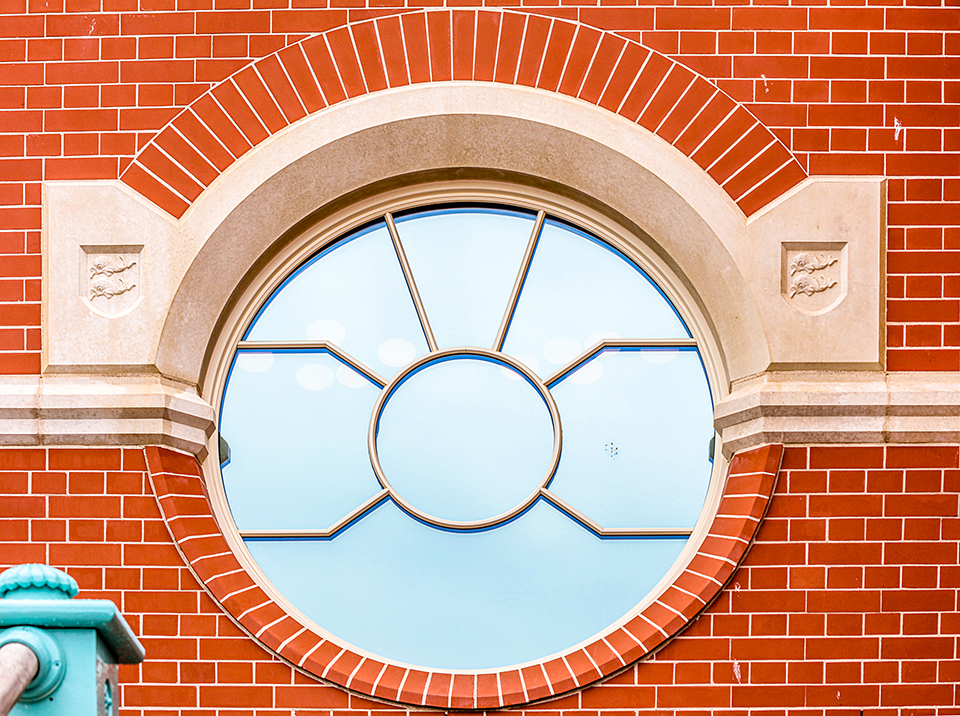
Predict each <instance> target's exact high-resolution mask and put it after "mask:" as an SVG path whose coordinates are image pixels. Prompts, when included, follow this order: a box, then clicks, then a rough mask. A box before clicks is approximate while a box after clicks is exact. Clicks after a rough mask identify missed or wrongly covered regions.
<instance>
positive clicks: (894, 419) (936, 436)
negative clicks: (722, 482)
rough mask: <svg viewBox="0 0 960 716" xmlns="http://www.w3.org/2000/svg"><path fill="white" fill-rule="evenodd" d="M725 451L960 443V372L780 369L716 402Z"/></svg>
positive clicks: (743, 384)
mask: <svg viewBox="0 0 960 716" xmlns="http://www.w3.org/2000/svg"><path fill="white" fill-rule="evenodd" d="M716 427H717V430H718V431H719V432H720V434H721V436H722V437H723V450H724V452H725V454H727V455H732V454H734V453H736V452H739V451H740V450H745V449H747V448H750V447H754V446H756V445H763V444H769V443H784V444H804V443H810V444H825V443H827V444H842V443H957V442H960V374H958V373H882V372H877V371H871V372H867V371H863V372H854V371H846V372H827V371H822V372H773V373H766V374H762V375H757V376H754V377H752V378H749V379H746V380H744V381H741V382H739V383H737V384H736V385H734V388H733V391H732V392H731V393H730V395H728V396H727V397H726V398H724V399H723V400H721V401H720V402H719V403H718V404H717V406H716Z"/></svg>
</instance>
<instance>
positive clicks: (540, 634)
mask: <svg viewBox="0 0 960 716" xmlns="http://www.w3.org/2000/svg"><path fill="white" fill-rule="evenodd" d="M230 361H231V362H230V369H229V377H228V378H227V380H226V384H225V387H224V388H223V391H222V403H221V411H220V426H219V427H220V435H221V461H222V463H221V474H222V494H223V496H224V497H225V498H226V509H227V512H225V513H224V514H227V515H229V517H230V518H231V519H232V521H233V523H234V525H235V527H236V535H237V536H238V537H239V538H240V540H242V547H243V549H244V550H245V551H246V553H247V555H248V557H249V559H250V560H251V562H252V563H254V564H255V571H257V572H259V578H260V579H261V581H262V582H263V583H264V584H266V585H267V586H268V588H269V589H270V591H271V593H273V594H275V595H277V599H278V600H279V601H282V602H283V603H284V604H286V605H287V606H288V607H289V608H290V610H291V611H293V612H295V613H297V614H298V615H299V616H300V617H301V618H303V619H305V620H307V622H306V623H312V624H314V625H316V628H317V630H318V631H321V633H324V634H327V635H329V637H330V638H331V639H333V640H335V641H336V642H338V643H341V644H343V645H345V646H350V647H351V648H353V649H355V650H357V651H359V652H361V653H366V654H372V655H376V656H377V657H379V658H381V659H384V660H386V661H388V662H393V663H400V664H406V665H414V666H419V667H424V668H431V669H445V670H453V671H456V670H466V671H473V672H481V671H493V670H500V669H503V668H505V667H508V666H513V665H518V664H525V663H530V662H538V661H543V660H545V659H547V658H548V657H551V656H553V655H556V654H559V653H563V652H565V651H569V650H571V649H573V648H575V647H577V646H578V645H580V644H582V643H584V642H585V641H587V640H589V639H591V638H594V637H596V635H597V634H601V633H602V632H604V630H607V629H609V628H610V627H611V625H614V624H617V623H622V621H623V620H624V619H626V618H628V617H629V616H631V615H632V614H635V613H636V611H637V609H638V608H639V606H640V605H641V604H642V603H644V600H645V599H646V598H648V595H650V594H651V593H652V592H653V591H654V590H655V589H656V588H657V587H658V585H660V584H661V583H662V580H663V579H664V578H665V577H666V576H667V575H669V574H670V573H671V571H672V570H673V569H674V567H675V565H676V564H677V563H678V559H680V558H681V555H682V554H683V553H684V550H685V547H686V545H687V542H688V541H689V540H690V536H691V534H692V533H693V532H694V529H695V528H696V527H697V525H698V524H699V523H701V522H702V515H701V513H702V512H703V510H704V505H705V501H706V498H707V495H708V490H709V488H710V485H711V479H712V475H713V466H712V462H713V457H712V456H713V451H714V432H713V404H712V400H711V394H710V387H709V383H708V380H707V375H706V371H705V368H704V363H703V359H702V357H701V354H700V350H699V349H698V345H697V341H696V340H695V339H694V338H693V337H692V334H691V332H690V331H689V330H688V328H687V325H686V323H685V321H684V320H683V318H681V315H680V314H679V313H678V311H677V309H676V308H675V306H674V305H673V303H671V301H670V300H669V299H668V298H667V297H666V295H665V294H664V292H663V290H661V288H660V287H658V286H657V285H656V284H655V283H654V282H653V281H652V280H651V279H650V277H649V276H648V274H647V273H645V272H644V270H643V269H641V268H640V266H638V264H637V263H636V262H635V260H634V259H632V258H631V257H628V256H627V255H626V254H625V253H623V251H622V247H618V246H617V245H615V243H614V242H612V241H610V240H608V239H605V238H603V237H601V236H599V235H595V234H593V233H589V232H587V231H584V230H582V229H581V228H578V227H577V226H574V225H572V224H571V223H568V222H567V221H565V220H563V219H561V218H559V217H557V216H552V215H548V214H547V213H546V212H544V211H536V210H532V209H529V208H517V207H512V206H503V205H494V204H444V205H437V206H427V207H416V208H404V209H403V210H398V211H397V212H396V213H389V212H385V213H383V214H381V215H380V216H379V217H378V218H375V219H373V220H372V221H368V222H367V223H366V224H364V225H363V226H361V227H359V228H355V229H353V230H351V231H349V232H347V233H346V234H345V235H341V236H338V237H335V238H334V240H332V241H329V242H327V243H326V244H325V245H323V246H322V247H321V248H320V250H319V251H317V252H316V253H315V254H314V255H312V256H310V257H309V258H308V259H307V260H306V261H304V262H302V263H301V264H300V265H299V266H298V267H296V268H295V270H293V271H292V272H291V273H290V274H289V275H288V276H286V277H284V279H283V281H282V282H281V283H280V284H279V286H278V287H277V288H276V289H275V290H273V291H272V293H271V294H270V295H269V297H268V298H266V300H264V301H262V305H260V306H259V308H258V310H257V313H256V315H255V316H253V318H252V319H250V320H249V321H248V323H247V325H246V326H244V327H243V332H242V339H241V340H239V341H237V342H236V345H235V347H234V349H233V352H232V354H231V358H230ZM227 446H228V447H227Z"/></svg>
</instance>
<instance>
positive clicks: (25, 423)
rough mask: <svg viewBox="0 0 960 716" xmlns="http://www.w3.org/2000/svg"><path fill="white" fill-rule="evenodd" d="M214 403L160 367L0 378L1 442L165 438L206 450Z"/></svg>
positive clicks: (157, 441) (87, 442)
mask: <svg viewBox="0 0 960 716" xmlns="http://www.w3.org/2000/svg"><path fill="white" fill-rule="evenodd" d="M215 424H216V423H215V417H214V410H213V408H212V407H210V405H208V404H207V403H206V402H204V401H203V400H202V399H201V398H199V397H198V396H197V394H196V392H195V391H194V390H193V389H191V388H188V387H186V386H184V385H182V384H179V383H176V382H173V381H169V380H167V379H164V378H162V377H161V376H159V375H153V376H118V375H54V376H4V377H2V378H0V445H5V446H6V445H150V444H156V445H165V446H168V447H172V448H175V449H177V450H183V451H186V452H190V453H192V454H194V455H197V456H199V457H200V458H201V459H202V458H203V457H204V456H205V454H206V450H207V439H208V438H209V436H210V435H211V434H212V433H213V430H214V428H215Z"/></svg>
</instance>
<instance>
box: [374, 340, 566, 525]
mask: <svg viewBox="0 0 960 716" xmlns="http://www.w3.org/2000/svg"><path fill="white" fill-rule="evenodd" d="M377 446H378V454H379V456H380V465H381V466H382V468H383V471H384V474H385V475H386V477H387V479H388V480H389V481H390V484H391V485H392V486H393V487H394V488H395V489H396V490H397V492H398V493H399V494H400V495H402V496H403V498H404V499H405V500H407V501H408V502H409V503H410V504H412V505H413V506H414V507H416V508H417V509H419V510H422V511H424V512H426V513H429V514H430V515H433V516H434V517H438V518H440V519H444V520H455V521H459V522H468V521H476V520H485V519H490V518H492V517H496V516H497V515H500V514H503V513H504V512H507V511H508V510H510V509H512V508H513V507H515V506H516V505H518V504H520V503H521V502H523V501H524V499H526V498H527V497H528V496H529V495H530V493H532V492H533V491H534V490H536V489H537V487H538V486H539V484H540V482H541V481H542V480H543V478H544V477H545V475H546V472H547V469H548V468H549V466H550V457H551V455H552V453H553V425H552V422H551V419H550V413H549V411H548V410H547V406H546V404H545V403H544V402H543V399H542V398H541V397H540V394H539V393H537V391H536V389H534V388H533V387H532V386H531V385H530V384H529V383H527V381H526V379H524V378H522V377H521V375H520V374H519V373H517V372H515V371H514V370H512V369H511V368H508V367H505V366H502V365H501V364H498V363H493V362H491V361H486V360H479V359H476V358H463V359H458V360H446V361H442V362H438V363H434V364H432V365H430V366H428V367H427V368H424V369H423V370H420V371H418V372H417V373H414V374H413V375H412V376H410V377H409V378H408V379H407V380H406V381H405V382H404V383H403V384H401V386H400V387H399V388H398V389H397V390H396V392H395V393H393V395H391V396H390V399H389V400H388V401H387V404H386V406H385V407H384V409H383V413H382V414H381V417H380V425H379V432H378V435H377Z"/></svg>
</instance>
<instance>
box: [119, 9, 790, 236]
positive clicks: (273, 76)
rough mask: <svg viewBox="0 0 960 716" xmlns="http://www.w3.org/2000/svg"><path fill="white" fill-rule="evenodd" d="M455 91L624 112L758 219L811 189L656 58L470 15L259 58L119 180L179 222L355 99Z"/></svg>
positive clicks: (511, 19)
mask: <svg viewBox="0 0 960 716" xmlns="http://www.w3.org/2000/svg"><path fill="white" fill-rule="evenodd" d="M450 80H455V81H463V80H468V81H469V80H472V81H484V82H498V83H504V84H516V85H521V86H526V87H537V88H540V89H544V90H548V91H554V92H558V93H560V94H564V95H568V96H571V97H577V98H579V99H581V100H584V101H587V102H591V103H593V104H596V105H598V106H600V107H603V108H604V109H607V110H609V111H611V112H616V113H617V114H619V115H621V116H623V117H625V118H626V119H628V120H630V121H632V122H636V123H637V124H639V125H640V126H642V127H644V128H646V129H647V130H649V131H651V132H654V133H656V134H657V135H658V136H659V137H661V138H662V139H664V140H665V141H667V142H669V143H670V144H672V145H673V146H674V147H675V148H677V149H678V150H679V151H681V152H683V154H685V155H686V156H688V157H690V158H692V159H693V161H695V162H696V163H697V164H698V165H699V166H700V167H701V168H703V169H704V170H705V171H706V172H707V173H708V174H709V175H710V176H711V177H712V178H713V180H714V181H716V182H717V183H718V184H719V185H720V186H721V187H722V188H723V189H724V190H725V191H726V192H727V194H729V195H730V197H731V198H732V199H733V200H734V201H735V202H736V203H737V205H738V206H739V207H740V209H741V210H742V211H743V212H744V213H745V214H746V215H748V216H749V215H750V214H752V213H753V212H755V211H756V210H757V209H759V208H761V207H762V206H764V205H766V204H767V203H769V202H770V201H772V200H773V199H775V198H776V197H778V196H780V195H781V194H783V193H784V192H785V191H787V190H788V189H790V188H791V187H793V186H795V185H796V184H798V183H799V182H800V181H802V180H803V179H804V178H805V177H806V173H805V172H804V170H803V168H802V167H801V166H800V164H799V163H798V162H797V160H796V159H795V158H794V157H793V155H792V154H791V153H790V151H789V150H788V149H787V148H786V147H785V146H784V145H783V143H782V142H780V141H779V140H778V139H777V138H776V136H774V135H773V133H772V132H771V131H770V130H769V129H767V127H765V126H764V125H763V124H761V123H760V122H759V121H758V120H757V118H756V117H754V116H753V115H752V114H751V113H750V112H749V111H748V110H747V109H746V108H744V107H743V106H742V105H740V104H738V103H737V102H736V101H735V100H733V99H732V98H731V97H730V96H728V95H727V94H725V93H724V92H722V91H721V90H719V89H718V88H717V87H716V86H715V85H713V84H712V83H710V82H709V81H707V80H706V79H704V78H703V77H701V76H699V75H697V74H696V73H694V72H692V71H691V70H689V69H687V68H686V67H684V66H683V65H681V64H679V63H677V62H675V61H673V60H671V59H669V58H667V57H665V56H663V55H661V54H659V53H657V52H654V51H652V50H649V49H647V48H645V47H643V46H641V45H639V44H637V43H635V42H632V41H630V40H626V39H624V38H622V37H620V36H618V35H615V34H613V33H610V32H604V31H601V30H597V29H595V28H592V27H588V26H586V25H582V24H579V23H576V22H571V21H568V20H563V19H557V18H546V17H542V16H538V15H527V14H523V13H517V12H511V11H502V10H472V9H463V10H427V11H418V12H412V13H407V14H400V15H390V16H387V17H381V18H377V19H373V20H365V21H362V22H355V23H351V24H348V25H345V26H341V27H338V28H335V29H332V30H329V31H327V32H324V33H321V34H319V35H314V36H311V37H309V38H307V39H305V40H302V41H300V42H297V43H294V44H292V45H289V46H288V47H285V48H284V49H282V50H280V51H278V52H276V53H274V54H272V55H269V56H267V57H265V58H263V59H261V60H258V61H257V62H254V63H253V64H251V65H248V66H247V67H245V68H244V69H242V70H240V71H238V72H237V73H235V74H234V75H232V76H231V77H229V78H227V79H226V80H224V81H223V82H221V83H220V84H218V85H217V86H216V87H214V88H212V89H211V90H210V91H209V92H207V93H206V94H204V95H203V96H201V97H200V98H199V99H197V100H196V101H194V102H193V103H192V104H191V105H190V106H189V107H187V108H186V109H185V110H184V111H183V112H181V113H180V114H179V115H178V116H177V117H176V118H175V119H174V120H173V121H172V122H171V123H170V124H169V125H167V127H165V128H164V129H163V130H162V131H161V132H159V134H158V135H157V136H156V137H155V138H154V139H153V140H152V141H151V142H150V143H149V144H148V145H147V146H145V147H144V148H143V150H142V151H141V152H140V154H139V155H138V156H137V158H136V160H135V161H134V162H133V163H132V164H131V165H130V166H129V167H128V168H127V169H126V171H125V172H124V173H123V175H122V176H121V177H120V178H121V180H122V181H123V182H125V183H126V184H127V185H128V186H130V187H131V188H133V189H134V190H136V191H138V192H139V193H140V194H142V195H143V196H145V197H146V198H148V199H150V200H151V201H152V202H154V203H155V204H157V205H158V206H159V207H161V208H163V209H164V210H166V211H167V212H169V213H170V214H172V215H173V216H176V217H181V216H183V214H184V213H185V212H186V210H187V209H188V208H189V206H190V205H191V204H192V203H193V202H194V201H195V200H196V199H197V197H199V196H200V194H201V193H202V192H203V190H204V189H205V188H206V187H208V186H209V185H210V184H211V183H212V182H213V181H214V180H215V179H216V178H217V177H218V176H219V175H220V174H221V173H222V172H223V171H225V170H226V169H227V168H228V167H229V166H230V165H231V164H233V163H234V162H235V161H236V160H237V159H239V158H240V157H241V156H243V155H244V154H245V153H246V152H248V151H249V150H250V149H252V148H253V147H255V146H256V145H258V144H260V143H261V142H263V141H264V140H265V139H267V138H268V137H269V136H270V135H272V134H275V133H276V132H278V131H280V130H282V129H283V128H285V127H286V126H288V125H290V124H292V123H294V122H297V121H298V120H301V119H303V118H304V117H306V116H308V115H311V114H313V113H315V112H319V111H320V110H322V109H324V108H325V107H329V106H331V105H334V104H337V103H339V102H342V101H344V100H346V99H349V98H353V97H358V96H361V95H364V94H368V93H371V92H376V91H379V90H384V89H388V88H392V87H400V86H404V85H409V84H415V83H423V82H442V81H450Z"/></svg>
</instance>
